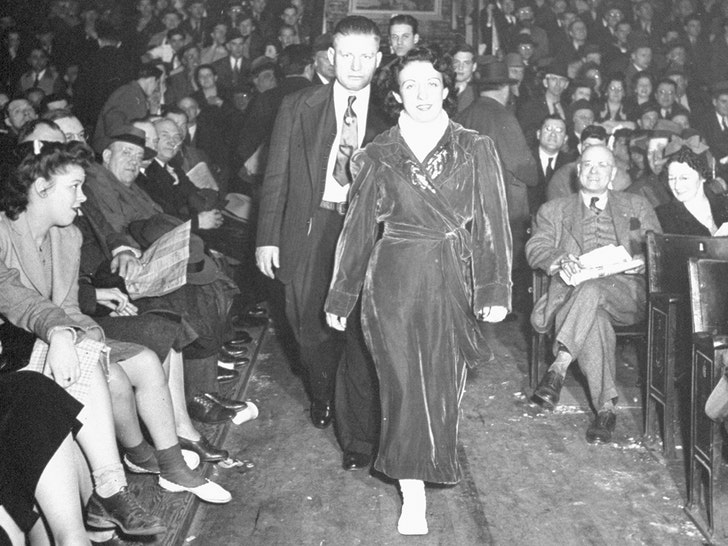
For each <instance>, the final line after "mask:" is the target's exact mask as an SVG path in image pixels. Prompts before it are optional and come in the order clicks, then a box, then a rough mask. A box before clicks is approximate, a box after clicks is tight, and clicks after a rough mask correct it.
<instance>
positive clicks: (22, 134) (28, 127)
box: [18, 118, 63, 142]
mask: <svg viewBox="0 0 728 546" xmlns="http://www.w3.org/2000/svg"><path fill="white" fill-rule="evenodd" d="M39 125H45V126H46V127H49V128H50V129H54V130H56V131H61V128H60V127H58V125H56V124H55V122H53V121H50V120H48V119H40V118H38V119H34V120H33V121H29V122H28V123H26V124H25V125H23V126H22V127H21V128H20V131H18V142H23V141H24V140H25V139H26V138H28V135H29V134H31V133H32V132H33V131H35V130H36V128H37V127H38V126H39ZM62 132H63V131H61V133H62Z"/></svg>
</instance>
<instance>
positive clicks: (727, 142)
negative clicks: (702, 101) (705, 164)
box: [695, 108, 728, 177]
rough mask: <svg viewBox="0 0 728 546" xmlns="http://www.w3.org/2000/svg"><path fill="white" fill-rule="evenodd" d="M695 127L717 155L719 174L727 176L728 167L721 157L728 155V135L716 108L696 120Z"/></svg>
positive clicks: (715, 155)
mask: <svg viewBox="0 0 728 546" xmlns="http://www.w3.org/2000/svg"><path fill="white" fill-rule="evenodd" d="M695 128H696V129H697V130H698V131H700V134H702V135H703V137H704V138H705V142H706V143H707V144H708V146H710V153H711V154H713V157H715V168H716V170H717V172H716V174H717V175H718V176H722V177H725V176H726V174H728V167H726V166H724V165H721V164H720V163H719V161H720V159H721V158H723V157H725V156H728V135H726V134H724V133H723V129H722V127H721V126H720V123H718V117H717V116H716V113H715V109H714V108H711V109H710V110H709V111H708V112H706V113H705V114H704V115H702V116H700V117H698V119H696V120H695Z"/></svg>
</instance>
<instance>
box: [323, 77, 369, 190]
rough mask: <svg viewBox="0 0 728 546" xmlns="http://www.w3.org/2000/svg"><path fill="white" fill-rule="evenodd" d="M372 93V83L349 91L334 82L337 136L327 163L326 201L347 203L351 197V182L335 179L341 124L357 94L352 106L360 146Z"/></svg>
mask: <svg viewBox="0 0 728 546" xmlns="http://www.w3.org/2000/svg"><path fill="white" fill-rule="evenodd" d="M370 94H371V85H367V86H366V87H365V88H364V89H362V90H360V91H356V92H352V91H349V90H347V89H345V88H344V86H343V85H341V84H340V83H339V82H338V80H337V81H335V82H334V116H335V119H336V138H334V143H333V144H332V145H331V150H330V152H329V161H328V163H327V165H326V187H325V188H324V196H323V200H324V201H331V202H333V203H345V202H347V201H348V198H349V187H350V186H351V184H347V185H346V186H342V185H341V184H339V183H338V182H337V181H336V179H334V165H335V164H336V152H337V151H338V149H339V142H340V141H341V126H342V125H343V123H344V113H345V112H346V107H347V105H348V103H349V96H350V95H355V96H356V100H355V101H354V104H352V106H351V107H352V108H353V109H354V112H355V113H356V127H357V137H359V147H361V144H362V142H363V141H364V133H365V132H366V127H367V113H368V111H369V95H370Z"/></svg>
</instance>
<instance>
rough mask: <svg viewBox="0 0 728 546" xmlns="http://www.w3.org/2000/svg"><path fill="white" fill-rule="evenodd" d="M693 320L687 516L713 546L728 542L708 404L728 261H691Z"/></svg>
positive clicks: (720, 355)
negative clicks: (707, 411)
mask: <svg viewBox="0 0 728 546" xmlns="http://www.w3.org/2000/svg"><path fill="white" fill-rule="evenodd" d="M688 267H689V279H690V306H691V311H692V321H693V332H694V333H693V345H692V388H691V399H690V425H691V426H690V460H689V469H688V502H687V505H686V506H685V512H686V513H687V514H688V516H689V517H690V518H691V519H692V520H693V522H694V523H695V525H696V526H697V527H698V529H700V531H701V532H702V533H703V534H704V535H705V537H706V538H707V539H708V540H709V541H710V543H711V544H712V543H714V541H717V542H718V543H721V544H722V543H725V541H726V539H728V491H726V490H725V489H726V487H725V484H722V483H721V478H723V480H722V481H723V482H725V476H724V475H723V474H724V473H725V469H723V468H722V467H723V461H722V450H723V434H722V428H723V425H722V424H720V423H716V422H714V421H713V420H711V419H710V418H709V417H708V416H707V415H706V414H705V402H706V401H707V399H708V396H710V393H711V392H712V390H713V388H714V387H715V385H716V384H717V383H718V381H719V379H720V377H721V375H722V374H723V361H724V358H725V357H726V355H727V353H728V261H722V260H708V259H697V258H690V260H689V262H688Z"/></svg>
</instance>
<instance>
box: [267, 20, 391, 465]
mask: <svg viewBox="0 0 728 546" xmlns="http://www.w3.org/2000/svg"><path fill="white" fill-rule="evenodd" d="M379 42H380V31H379V29H378V27H377V26H376V24H375V23H374V22H373V21H371V20H369V19H367V18H366V17H361V16H349V17H346V18H344V19H342V20H341V21H340V22H339V23H338V24H337V26H336V29H335V30H334V42H333V47H332V48H331V49H329V58H330V59H331V61H332V63H333V64H334V68H335V73H336V80H335V81H334V82H333V83H332V84H330V85H325V86H321V85H317V86H311V87H307V88H304V89H302V90H300V91H297V92H295V93H292V94H291V95H288V96H286V97H285V98H284V99H283V103H282V104H281V107H280V110H279V113H278V117H277V119H276V123H275V127H274V128H273V135H272V137H271V148H270V153H269V157H271V158H273V159H274V160H272V161H270V162H269V163H268V168H267V170H266V174H265V181H264V183H263V191H262V200H261V204H260V211H259V218H258V235H257V241H256V244H257V248H256V261H257V263H258V267H259V269H260V270H261V271H262V272H263V273H264V274H265V275H267V276H268V277H271V278H277V279H278V280H280V281H281V282H282V283H283V284H284V285H285V290H286V314H287V316H288V319H289V321H290V323H291V326H292V327H293V330H294V334H295V335H296V338H297V341H298V343H299V348H300V356H301V361H302V363H303V365H304V367H305V369H306V371H307V376H308V383H309V389H310V394H311V399H312V402H311V419H312V421H313V424H314V426H316V427H318V428H325V427H327V426H328V425H329V424H330V422H331V419H332V411H333V405H332V404H333V402H334V395H336V415H337V417H336V424H337V435H338V440H339V443H340V445H341V446H342V448H343V450H344V468H346V469H353V468H362V467H368V465H369V463H370V460H371V456H372V454H373V451H372V450H373V448H374V444H375V443H376V440H377V434H378V433H377V430H378V426H379V424H378V418H377V417H376V413H377V407H378V401H377V396H376V386H375V385H376V378H375V377H374V376H372V364H371V362H370V357H369V356H368V355H367V353H366V349H365V347H364V346H363V343H362V339H361V337H362V336H361V330H360V325H359V326H357V324H356V323H358V313H357V312H356V311H355V312H354V313H353V314H352V316H354V317H357V318H355V320H354V321H351V320H350V321H349V326H348V327H347V329H346V332H345V335H344V334H340V333H338V332H336V331H335V330H332V329H330V328H328V326H327V325H326V323H325V322H324V312H323V307H324V301H325V299H326V295H327V292H328V287H329V283H330V281H331V275H332V273H333V265H334V255H335V251H336V242H337V239H338V236H339V232H340V231H341V228H342V227H343V222H344V214H345V212H346V208H347V199H348V191H349V181H348V180H347V178H346V173H347V172H348V168H347V167H348V165H347V156H350V153H351V152H352V148H357V147H361V146H363V145H365V144H367V142H369V141H370V140H371V139H373V138H374V137H375V136H376V135H377V134H379V133H381V132H382V131H384V130H385V129H387V126H388V123H387V122H386V121H385V119H386V118H385V117H384V116H382V115H380V114H379V113H378V112H377V110H376V107H374V106H373V104H372V103H371V102H370V98H373V95H374V94H373V93H372V88H371V85H370V84H371V81H372V77H373V76H374V71H375V70H376V68H377V65H378V64H379V62H380V61H381V53H379ZM352 129H353V131H352ZM353 133H355V134H353ZM342 140H343V141H344V142H342ZM347 141H348V142H347ZM347 152H348V153H347ZM337 164H338V165H339V167H338V168H335V167H336V165H337ZM335 172H336V176H335V175H334V173H335ZM344 352H346V358H345V359H343V360H342V359H341V357H342V355H343V354H344ZM340 360H342V362H341V366H339V361H340ZM337 367H338V368H339V369H338V373H337Z"/></svg>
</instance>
